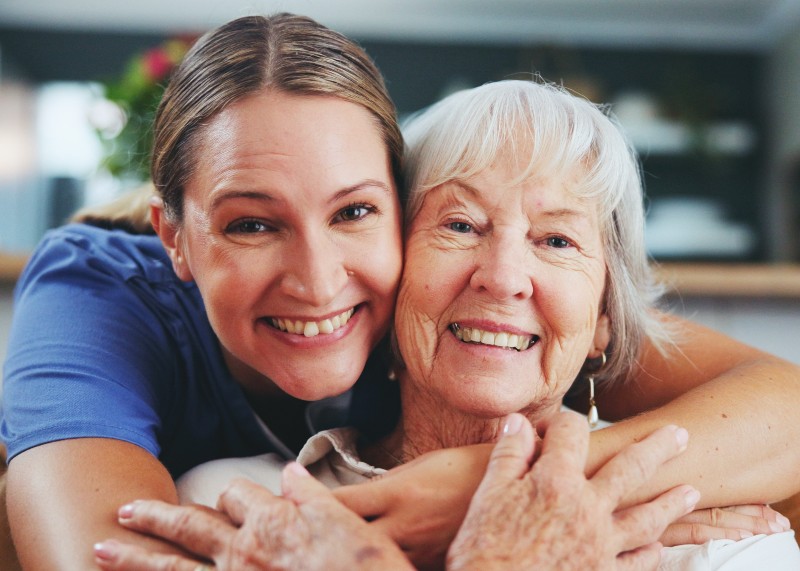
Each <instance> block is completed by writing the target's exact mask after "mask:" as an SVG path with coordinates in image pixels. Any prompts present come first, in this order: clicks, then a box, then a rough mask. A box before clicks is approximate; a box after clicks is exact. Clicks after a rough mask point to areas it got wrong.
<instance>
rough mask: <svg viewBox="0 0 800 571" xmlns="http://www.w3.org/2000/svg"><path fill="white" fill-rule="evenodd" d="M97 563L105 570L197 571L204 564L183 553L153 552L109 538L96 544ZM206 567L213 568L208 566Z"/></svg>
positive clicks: (95, 556) (95, 555)
mask: <svg viewBox="0 0 800 571" xmlns="http://www.w3.org/2000/svg"><path fill="white" fill-rule="evenodd" d="M94 560H95V563H97V565H98V566H99V567H100V569H103V570H104V571H197V570H198V569H203V564H202V563H200V562H199V561H196V560H194V559H189V558H187V557H183V556H181V555H174V554H165V553H153V552H151V551H148V550H147V549H145V548H143V547H139V546H138V545H129V544H127V543H121V542H119V541H115V540H113V539H109V540H107V541H104V542H102V543H98V544H96V545H95V546H94ZM206 569H209V570H211V569H213V567H211V566H207V567H206Z"/></svg>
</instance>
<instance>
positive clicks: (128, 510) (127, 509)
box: [117, 504, 133, 519]
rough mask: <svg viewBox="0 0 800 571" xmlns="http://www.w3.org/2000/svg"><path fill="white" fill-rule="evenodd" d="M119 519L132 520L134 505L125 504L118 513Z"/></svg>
mask: <svg viewBox="0 0 800 571" xmlns="http://www.w3.org/2000/svg"><path fill="white" fill-rule="evenodd" d="M117 517H119V519H130V518H131V517H133V504H125V505H124V506H122V507H121V508H119V511H118V512H117Z"/></svg>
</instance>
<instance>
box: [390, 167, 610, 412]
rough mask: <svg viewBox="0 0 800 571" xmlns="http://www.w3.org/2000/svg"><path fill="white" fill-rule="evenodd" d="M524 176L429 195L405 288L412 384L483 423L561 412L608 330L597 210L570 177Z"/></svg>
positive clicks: (494, 177) (486, 178)
mask: <svg viewBox="0 0 800 571" xmlns="http://www.w3.org/2000/svg"><path fill="white" fill-rule="evenodd" d="M517 172H518V171H517V169H516V168H515V166H514V164H513V163H512V162H510V161H509V160H500V161H497V162H496V163H495V164H494V165H493V166H492V168H490V169H488V170H486V171H485V172H482V173H481V174H479V175H478V176H475V177H473V178H469V179H466V180H463V181H453V182H449V183H446V184H444V185H442V186H440V187H437V188H435V189H433V190H431V191H430V192H429V193H428V194H427V195H426V197H425V199H424V202H423V205H422V207H421V210H420V211H419V214H418V215H417V216H416V218H415V219H414V221H413V223H412V225H411V228H410V232H409V235H408V239H407V243H406V266H405V270H404V273H403V278H402V280H401V285H400V291H399V293H398V305H397V310H396V317H395V327H396V329H397V336H398V343H399V346H400V350H401V353H402V355H403V358H404V360H405V362H406V365H407V367H408V371H409V377H410V379H411V382H413V383H416V385H417V386H418V388H422V389H423V390H426V391H430V392H432V393H433V394H434V395H435V397H436V398H439V399H441V400H443V401H444V402H445V403H446V404H447V405H448V406H450V407H455V408H457V409H459V410H462V411H464V412H467V413H469V414H474V415H478V416H484V417H496V416H500V415H503V414H506V413H509V412H512V411H517V410H526V409H529V407H530V408H537V409H538V408H540V407H543V406H556V405H557V404H558V403H560V400H561V397H562V396H563V395H564V393H565V392H566V390H567V389H568V388H569V386H570V384H571V383H572V381H573V380H574V378H575V376H576V375H577V373H578V371H579V369H580V367H581V365H582V364H583V362H584V360H585V359H586V357H587V355H589V354H590V353H592V354H593V355H594V354H596V351H594V346H595V344H596V343H595V335H596V333H597V341H598V342H600V341H601V339H605V338H606V337H605V335H606V334H607V331H605V329H604V328H605V327H607V319H605V318H604V317H603V316H601V315H600V307H601V299H602V295H603V288H604V284H605V273H606V272H605V261H604V258H603V249H602V243H601V236H600V227H599V222H598V216H597V208H596V207H595V205H594V203H592V202H588V201H584V200H580V199H578V198H576V197H575V196H574V195H573V193H572V192H571V190H570V185H571V184H572V181H571V179H569V178H567V179H562V180H547V179H545V180H533V179H529V180H526V181H524V182H523V183H522V184H514V181H513V179H514V177H515V175H516V174H517ZM598 323H599V325H600V326H599V327H598ZM601 347H602V348H604V344H603V345H601Z"/></svg>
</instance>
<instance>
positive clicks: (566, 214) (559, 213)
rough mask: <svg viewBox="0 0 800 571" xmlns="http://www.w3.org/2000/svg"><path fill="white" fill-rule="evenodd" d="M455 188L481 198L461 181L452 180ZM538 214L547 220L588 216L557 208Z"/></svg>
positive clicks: (472, 187) (478, 193) (476, 190)
mask: <svg viewBox="0 0 800 571" xmlns="http://www.w3.org/2000/svg"><path fill="white" fill-rule="evenodd" d="M453 182H454V183H455V184H456V186H458V187H460V188H462V189H464V190H466V191H467V192H468V193H469V194H471V195H472V196H475V197H480V196H481V191H480V190H478V189H477V188H475V187H474V186H472V185H470V184H468V183H466V182H464V181H462V180H454V181H453ZM538 213H539V214H541V215H542V216H546V217H547V218H554V219H558V218H586V217H587V216H588V213H587V212H583V211H581V210H576V209H574V208H557V209H555V210H540V211H538Z"/></svg>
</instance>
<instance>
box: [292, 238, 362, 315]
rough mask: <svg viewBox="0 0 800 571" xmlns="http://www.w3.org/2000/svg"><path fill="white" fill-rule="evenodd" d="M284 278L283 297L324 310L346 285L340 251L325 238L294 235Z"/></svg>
mask: <svg viewBox="0 0 800 571" xmlns="http://www.w3.org/2000/svg"><path fill="white" fill-rule="evenodd" d="M292 242H293V244H292V246H291V247H290V248H289V249H288V251H287V256H286V260H285V262H284V263H285V269H284V272H283V277H282V278H281V282H280V283H281V290H282V291H283V293H284V294H286V295H288V296H290V297H292V298H294V299H296V300H298V301H300V302H302V303H304V304H308V305H310V306H312V307H324V306H326V305H328V304H330V303H331V302H332V301H334V300H335V299H336V297H337V296H338V295H339V294H340V293H341V291H342V290H343V289H344V287H345V285H346V284H347V280H348V272H347V270H346V268H345V265H344V260H343V257H342V251H341V248H338V247H337V246H336V244H333V243H332V242H331V240H330V239H328V238H327V237H325V236H314V237H312V236H294V237H293V239H292Z"/></svg>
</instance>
